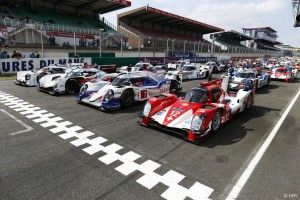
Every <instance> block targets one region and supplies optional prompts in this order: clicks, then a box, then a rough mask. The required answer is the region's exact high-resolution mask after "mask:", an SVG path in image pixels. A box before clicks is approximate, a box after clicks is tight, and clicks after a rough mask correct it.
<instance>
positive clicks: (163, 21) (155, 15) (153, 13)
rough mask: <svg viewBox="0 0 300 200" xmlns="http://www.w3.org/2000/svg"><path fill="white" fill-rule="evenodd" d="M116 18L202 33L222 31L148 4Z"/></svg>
mask: <svg viewBox="0 0 300 200" xmlns="http://www.w3.org/2000/svg"><path fill="white" fill-rule="evenodd" d="M118 19H119V20H122V19H134V20H138V21H146V22H147V23H150V24H159V25H166V26H172V27H176V28H178V29H183V30H190V31H196V32H199V33H202V34H208V33H214V32H219V31H223V29H221V28H218V27H215V26H212V25H209V24H206V23H202V22H199V21H196V20H192V19H188V18H186V17H182V16H179V15H175V14H172V13H169V12H165V11H163V10H159V9H156V8H153V7H150V6H144V7H141V8H137V9H135V10H132V11H128V12H125V13H122V14H119V15H118Z"/></svg>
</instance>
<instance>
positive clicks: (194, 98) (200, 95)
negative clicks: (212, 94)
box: [184, 88, 208, 103]
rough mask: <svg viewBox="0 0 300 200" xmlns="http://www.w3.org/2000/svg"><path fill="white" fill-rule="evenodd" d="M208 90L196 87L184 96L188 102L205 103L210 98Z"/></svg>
mask: <svg viewBox="0 0 300 200" xmlns="http://www.w3.org/2000/svg"><path fill="white" fill-rule="evenodd" d="M207 93H208V92H207V90H205V89H203V88H195V89H192V90H191V91H189V92H188V93H187V94H186V95H185V98H184V101H186V102H193V103H204V102H206V101H207V99H208V94H207Z"/></svg>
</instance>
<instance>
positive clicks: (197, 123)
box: [191, 115, 205, 131]
mask: <svg viewBox="0 0 300 200" xmlns="http://www.w3.org/2000/svg"><path fill="white" fill-rule="evenodd" d="M204 118H205V115H200V116H198V115H196V116H194V117H193V120H192V124H191V130H192V131H199V130H200V129H201V126H202V123H203V120H204Z"/></svg>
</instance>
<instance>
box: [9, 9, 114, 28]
mask: <svg viewBox="0 0 300 200" xmlns="http://www.w3.org/2000/svg"><path fill="white" fill-rule="evenodd" d="M9 9H10V11H11V13H14V15H15V16H14V17H15V18H17V19H19V20H25V19H28V20H33V21H35V22H40V23H48V24H58V25H64V26H72V27H80V28H93V29H99V28H101V29H104V31H114V30H113V28H112V27H110V26H108V25H107V24H105V23H104V22H102V21H100V20H99V19H96V17H95V18H93V17H84V18H80V17H77V16H71V15H64V14H62V13H57V12H53V11H50V10H31V9H28V8H24V7H17V6H11V8H9Z"/></svg>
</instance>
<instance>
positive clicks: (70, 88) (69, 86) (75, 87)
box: [66, 79, 79, 94]
mask: <svg viewBox="0 0 300 200" xmlns="http://www.w3.org/2000/svg"><path fill="white" fill-rule="evenodd" d="M78 91H79V83H78V81H77V80H76V79H69V80H68V81H67V82H66V92H67V93H69V94H75V93H77V92H78Z"/></svg>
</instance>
